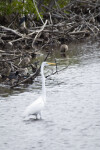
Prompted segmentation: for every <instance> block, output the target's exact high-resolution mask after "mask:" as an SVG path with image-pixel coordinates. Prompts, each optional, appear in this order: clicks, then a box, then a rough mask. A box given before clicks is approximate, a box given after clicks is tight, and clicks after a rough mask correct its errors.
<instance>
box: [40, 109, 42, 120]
mask: <svg viewBox="0 0 100 150" xmlns="http://www.w3.org/2000/svg"><path fill="white" fill-rule="evenodd" d="M39 115H40V119H42V114H41V111H40V112H39Z"/></svg>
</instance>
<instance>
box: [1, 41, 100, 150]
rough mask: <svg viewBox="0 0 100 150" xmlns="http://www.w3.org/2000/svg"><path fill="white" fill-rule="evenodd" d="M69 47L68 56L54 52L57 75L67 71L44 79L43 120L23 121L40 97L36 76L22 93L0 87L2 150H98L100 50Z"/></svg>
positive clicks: (88, 46)
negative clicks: (33, 81) (26, 112)
mask: <svg viewBox="0 0 100 150" xmlns="http://www.w3.org/2000/svg"><path fill="white" fill-rule="evenodd" d="M69 48H70V52H69V54H67V55H68V56H66V57H65V56H60V54H59V53H56V52H55V55H56V57H57V62H58V64H59V65H58V70H59V69H62V68H63V67H66V65H68V68H67V69H65V70H63V71H60V72H59V73H58V74H55V75H52V76H50V77H49V78H47V79H46V87H47V103H46V107H45V109H44V110H43V112H42V118H43V119H42V120H38V121H34V120H33V119H29V120H24V119H23V117H22V114H23V112H24V110H25V108H26V107H27V106H28V105H29V104H30V103H32V102H33V101H34V100H35V99H36V98H37V97H38V96H39V95H40V93H41V80H40V79H41V78H40V77H38V78H37V79H36V81H35V83H34V84H33V85H30V86H28V87H27V88H23V89H20V88H17V89H16V90H9V88H7V87H5V86H4V87H3V86H2V85H0V86H1V87H0V93H1V94H0V95H1V96H0V149H1V150H18V149H19V150H33V149H34V150H44V149H46V150H51V149H52V150H89V149H90V150H100V133H99V132H100V92H99V91H100V90H99V89H100V49H99V48H98V43H94V44H91V42H90V43H86V44H74V45H70V46H69ZM49 59H50V58H49ZM52 59H53V58H52ZM53 69H54V68H53ZM46 70H47V68H46ZM46 70H45V73H47V71H46ZM49 70H51V71H52V67H49Z"/></svg>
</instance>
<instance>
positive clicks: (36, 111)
mask: <svg viewBox="0 0 100 150" xmlns="http://www.w3.org/2000/svg"><path fill="white" fill-rule="evenodd" d="M50 64H54V63H48V62H43V63H42V65H41V76H42V95H41V96H40V97H39V98H38V99H37V100H35V101H34V102H33V103H32V104H31V105H29V106H28V107H27V108H26V110H25V112H24V116H25V117H27V116H29V115H34V116H36V119H37V118H38V115H40V118H41V110H42V109H43V108H44V106H45V103H46V88H45V77H44V72H43V71H44V66H47V65H50Z"/></svg>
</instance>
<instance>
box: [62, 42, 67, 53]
mask: <svg viewBox="0 0 100 150" xmlns="http://www.w3.org/2000/svg"><path fill="white" fill-rule="evenodd" d="M67 51H68V45H67V44H62V45H61V46H60V52H61V53H66V52H67Z"/></svg>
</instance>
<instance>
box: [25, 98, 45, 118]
mask: <svg viewBox="0 0 100 150" xmlns="http://www.w3.org/2000/svg"><path fill="white" fill-rule="evenodd" d="M43 107H44V101H43V99H42V97H39V98H38V99H37V100H35V101H34V102H33V103H32V104H31V105H29V106H28V107H27V108H26V110H25V112H24V116H28V115H32V114H37V113H38V112H40V111H41V110H42V109H43Z"/></svg>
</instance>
